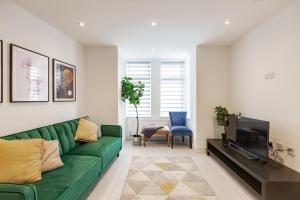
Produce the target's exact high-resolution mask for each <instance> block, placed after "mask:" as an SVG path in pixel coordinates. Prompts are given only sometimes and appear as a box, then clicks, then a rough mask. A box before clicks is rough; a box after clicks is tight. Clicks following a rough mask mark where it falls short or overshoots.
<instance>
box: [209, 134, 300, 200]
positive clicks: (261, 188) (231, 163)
mask: <svg viewBox="0 0 300 200" xmlns="http://www.w3.org/2000/svg"><path fill="white" fill-rule="evenodd" d="M207 154H208V155H211V156H213V157H214V158H216V159H217V160H218V161H219V162H220V164H222V165H223V166H224V167H225V168H227V169H228V170H229V171H231V172H232V175H234V176H236V177H237V178H238V179H240V180H241V181H242V182H244V183H245V185H246V186H247V187H248V188H249V189H250V190H252V191H253V192H254V193H256V194H257V195H258V197H259V198H260V199H262V200H299V199H300V189H299V188H300V173H298V172H296V171H295V170H292V169H290V168H288V167H286V166H283V165H280V164H278V163H276V162H275V161H273V160H271V159H269V160H268V161H267V162H266V163H264V164H263V163H262V162H260V161H259V160H249V159H248V158H246V157H244V156H243V155H241V154H240V153H239V152H237V151H236V150H234V149H232V148H229V147H224V146H223V144H222V140H220V139H208V140H207Z"/></svg>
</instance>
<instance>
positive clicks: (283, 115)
mask: <svg viewBox="0 0 300 200" xmlns="http://www.w3.org/2000/svg"><path fill="white" fill-rule="evenodd" d="M299 19H300V2H299V1H295V2H294V3H293V4H291V5H290V6H289V7H288V8H286V9H284V10H282V11H281V12H279V13H278V14H277V15H275V16H274V17H272V18H271V19H269V20H268V21H267V22H265V23H264V24H262V25H261V26H259V27H258V28H256V29H255V30H253V31H252V32H251V33H249V34H247V35H246V36H245V37H243V38H242V39H241V40H239V41H238V42H236V43H235V44H234V45H233V46H232V49H231V66H230V97H231V98H230V102H231V104H232V108H233V111H235V112H238V111H240V112H242V114H243V115H245V116H249V117H253V118H259V119H264V120H268V121H271V130H270V134H271V138H273V139H275V140H279V141H281V142H282V143H284V144H286V145H291V146H292V147H295V150H296V157H290V156H287V154H284V155H283V156H284V157H285V161H286V163H287V164H288V165H289V166H291V167H292V168H294V169H296V170H298V171H300V148H299V147H300V135H299V133H300V131H299V125H300V124H299V122H300V117H299V113H300V107H299V103H300V78H299V76H298V75H299V74H300V59H299V52H300V37H299V36H300V20H299ZM272 72H274V75H275V78H274V79H271V80H265V74H266V73H272Z"/></svg>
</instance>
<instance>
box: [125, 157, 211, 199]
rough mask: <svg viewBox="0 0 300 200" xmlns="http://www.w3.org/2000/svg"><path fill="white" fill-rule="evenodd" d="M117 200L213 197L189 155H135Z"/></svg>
mask: <svg viewBox="0 0 300 200" xmlns="http://www.w3.org/2000/svg"><path fill="white" fill-rule="evenodd" d="M120 199H121V200H211V199H213V200H217V197H216V196H215V193H214V192H213V190H212V189H211V188H210V186H209V185H208V183H207V181H206V180H205V179H204V178H203V176H202V174H201V172H200V171H199V168H198V167H197V165H196V164H195V163H194V161H193V159H192V158H191V157H189V156H162V157H149V156H148V157H143V156H135V157H134V158H133V160H132V162H131V164H130V168H129V172H128V175H127V178H126V181H125V184H124V186H123V190H122V195H121V198H120Z"/></svg>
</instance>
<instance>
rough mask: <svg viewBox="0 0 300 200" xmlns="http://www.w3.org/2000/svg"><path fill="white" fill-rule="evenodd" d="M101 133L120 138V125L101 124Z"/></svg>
mask: <svg viewBox="0 0 300 200" xmlns="http://www.w3.org/2000/svg"><path fill="white" fill-rule="evenodd" d="M101 135H102V136H111V137H119V138H122V127H121V126H119V125H101Z"/></svg>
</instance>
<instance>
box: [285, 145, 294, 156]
mask: <svg viewBox="0 0 300 200" xmlns="http://www.w3.org/2000/svg"><path fill="white" fill-rule="evenodd" d="M287 153H288V155H290V156H295V148H294V147H289V146H287Z"/></svg>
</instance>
